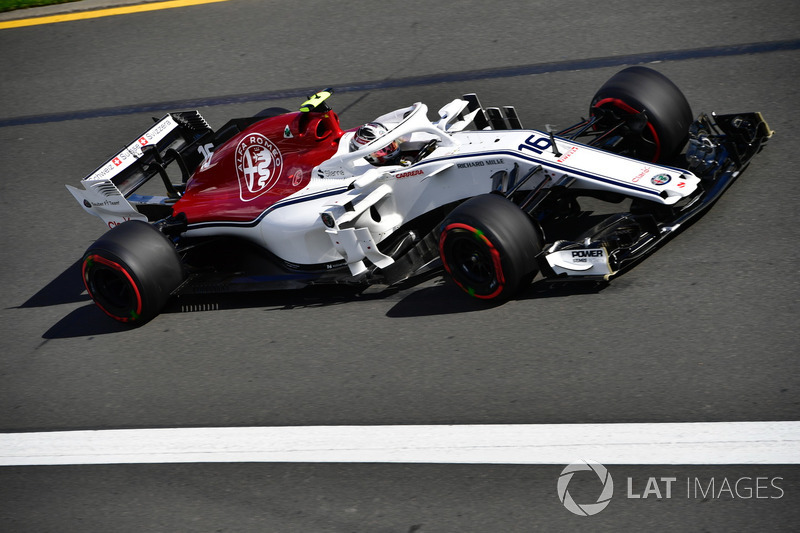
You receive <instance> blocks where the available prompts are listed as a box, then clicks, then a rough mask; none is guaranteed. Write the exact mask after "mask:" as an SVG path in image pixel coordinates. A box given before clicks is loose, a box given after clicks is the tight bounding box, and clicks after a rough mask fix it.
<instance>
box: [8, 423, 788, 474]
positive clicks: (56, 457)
mask: <svg viewBox="0 0 800 533" xmlns="http://www.w3.org/2000/svg"><path fill="white" fill-rule="evenodd" d="M579 458H582V459H590V460H593V461H597V462H600V463H602V464H708V465H713V464H800V422H709V423H706V422H701V423H675V424H671V423H670V424H530V425H529V424H514V425H455V426H447V425H424V426H302V427H243V428H193V429H122V430H98V431H56V432H37V433H4V434H0V466H14V465H73V464H118V463H227V462H237V463H238V462H291V463H296V462H302V463H331V462H336V463H339V462H341V463H462V464H559V465H560V464H568V463H571V462H573V461H574V460H576V459H579Z"/></svg>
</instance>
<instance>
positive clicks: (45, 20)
mask: <svg viewBox="0 0 800 533" xmlns="http://www.w3.org/2000/svg"><path fill="white" fill-rule="evenodd" d="M227 1H228V0H171V1H168V2H154V3H149V4H139V5H133V6H125V7H114V8H109V9H96V10H93V11H80V12H77V13H64V14H61V15H50V16H46V17H34V18H27V19H19V20H8V21H5V22H0V30H3V29H6V28H22V27H24V26H37V25H39V24H55V23H57V22H70V21H73V20H84V19H94V18H100V17H111V16H114V15H128V14H131V13H142V12H144V11H158V10H161V9H172V8H174V7H188V6H196V5H200V4H215V3H218V2H227Z"/></svg>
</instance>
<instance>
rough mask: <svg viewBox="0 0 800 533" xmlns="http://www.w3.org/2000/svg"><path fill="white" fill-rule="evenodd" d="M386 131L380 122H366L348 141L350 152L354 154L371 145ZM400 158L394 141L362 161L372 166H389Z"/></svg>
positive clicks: (398, 146) (398, 149) (397, 145)
mask: <svg viewBox="0 0 800 533" xmlns="http://www.w3.org/2000/svg"><path fill="white" fill-rule="evenodd" d="M387 131H388V130H387V129H386V127H385V126H384V125H383V124H381V123H380V122H367V123H366V124H364V125H363V126H361V127H360V128H358V129H357V130H356V134H355V135H353V139H352V140H351V141H350V151H351V152H354V151H356V150H358V149H359V148H361V147H363V146H365V145H367V144H369V143H371V142H372V141H374V140H375V139H377V138H378V137H380V136H381V135H384V134H385V133H386V132H387ZM399 156H400V143H398V142H397V141H396V140H394V141H392V142H390V143H389V144H387V145H386V146H384V147H383V148H381V149H380V150H377V151H375V152H372V153H371V154H369V155H368V156H366V157H365V158H364V159H366V160H367V161H369V162H370V163H372V164H373V165H391V164H393V163H396V162H397V159H398V157H399Z"/></svg>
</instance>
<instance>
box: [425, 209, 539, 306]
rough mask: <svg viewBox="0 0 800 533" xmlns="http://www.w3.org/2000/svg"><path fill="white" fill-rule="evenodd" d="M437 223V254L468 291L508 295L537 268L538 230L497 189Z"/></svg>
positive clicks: (497, 296)
mask: <svg viewBox="0 0 800 533" xmlns="http://www.w3.org/2000/svg"><path fill="white" fill-rule="evenodd" d="M441 227H442V232H441V235H440V237H439V255H440V257H441V259H442V263H443V265H444V268H445V270H446V271H447V273H448V274H449V275H450V277H451V278H452V279H453V281H454V282H455V283H456V285H458V286H459V287H460V288H461V289H462V290H463V291H464V292H466V293H467V294H469V295H471V296H474V297H476V298H480V299H484V300H505V299H508V298H510V297H511V296H513V295H514V294H515V293H516V292H517V291H518V290H519V289H520V288H522V287H523V286H524V285H526V284H527V283H530V281H531V280H532V279H533V277H534V276H535V275H536V272H537V271H538V267H537V264H536V255H537V254H538V253H539V251H540V250H541V247H542V241H541V236H540V235H539V231H538V230H537V228H536V227H535V226H534V224H533V221H532V220H531V219H530V217H528V215H527V214H525V213H524V212H523V211H522V210H520V209H519V207H517V206H516V205H515V204H513V203H512V202H511V201H509V200H507V199H506V198H505V197H503V196H501V195H498V194H484V195H481V196H476V197H474V198H471V199H469V200H467V201H466V202H464V203H462V204H461V205H459V206H458V207H456V208H455V209H454V210H453V211H452V212H451V213H450V214H449V215H448V216H447V218H446V219H445V221H444V222H443V223H442V226H441Z"/></svg>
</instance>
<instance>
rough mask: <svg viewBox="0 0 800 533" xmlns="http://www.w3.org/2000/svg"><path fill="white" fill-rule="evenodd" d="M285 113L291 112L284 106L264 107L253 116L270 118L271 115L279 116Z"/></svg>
mask: <svg viewBox="0 0 800 533" xmlns="http://www.w3.org/2000/svg"><path fill="white" fill-rule="evenodd" d="M286 113H291V111H289V110H288V109H286V108H285V107H268V108H266V109H262V110H261V111H259V112H258V113H256V115H255V116H257V117H261V118H272V117H279V116H281V115H285V114H286Z"/></svg>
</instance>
